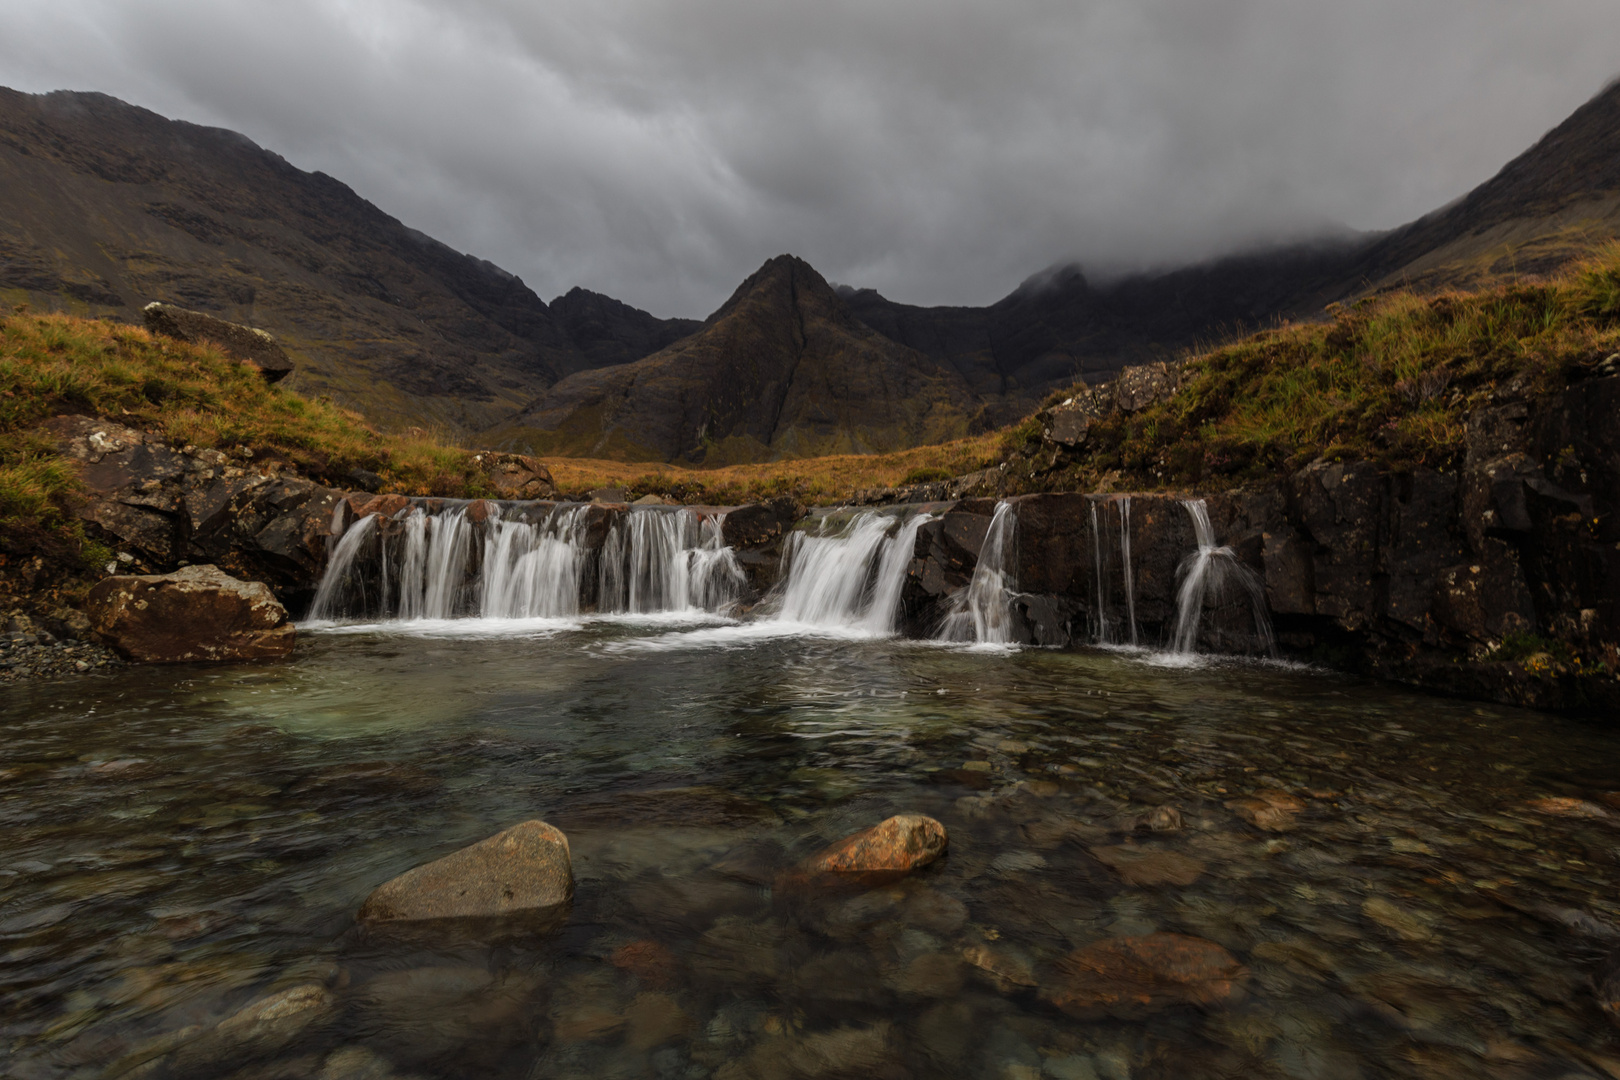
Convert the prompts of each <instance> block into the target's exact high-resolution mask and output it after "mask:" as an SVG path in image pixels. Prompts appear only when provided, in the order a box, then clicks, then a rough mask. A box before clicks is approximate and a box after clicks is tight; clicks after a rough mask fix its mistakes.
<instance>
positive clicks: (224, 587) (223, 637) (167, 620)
mask: <svg viewBox="0 0 1620 1080" xmlns="http://www.w3.org/2000/svg"><path fill="white" fill-rule="evenodd" d="M85 611H86V614H87V615H88V616H89V618H90V622H91V626H92V629H93V630H94V632H95V634H96V636H97V637H99V638H101V640H103V641H105V642H106V643H107V644H109V645H111V646H112V647H113V648H115V649H117V650H118V651H119V652H120V653H122V654H124V655H125V656H127V657H129V658H130V659H131V660H140V661H144V662H146V663H154V664H170V663H184V662H187V661H197V660H263V659H269V658H274V657H281V656H286V655H287V654H288V653H290V652H292V648H293V637H294V630H293V625H292V623H291V622H289V621H288V619H287V609H286V608H284V607H282V606H281V603H280V602H279V601H278V600H276V598H275V596H274V595H273V594H272V593H271V592H270V589H269V587H268V586H266V585H265V584H263V583H262V582H258V581H239V580H237V579H236V578H233V577H231V576H230V575H229V574H226V573H225V572H224V571H222V570H220V569H219V568H218V567H215V566H188V567H185V568H184V569H181V570H177V571H175V572H174V573H172V574H149V575H138V576H134V575H132V576H120V577H110V578H104V579H103V580H101V581H99V582H97V583H96V585H95V587H94V588H92V589H91V590H90V595H89V597H88V598H87V599H86V601H85Z"/></svg>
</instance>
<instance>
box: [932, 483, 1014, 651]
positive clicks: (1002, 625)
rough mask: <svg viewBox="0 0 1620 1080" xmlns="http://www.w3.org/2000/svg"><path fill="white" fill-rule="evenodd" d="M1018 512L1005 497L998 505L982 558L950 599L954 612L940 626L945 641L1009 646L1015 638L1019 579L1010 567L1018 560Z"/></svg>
mask: <svg viewBox="0 0 1620 1080" xmlns="http://www.w3.org/2000/svg"><path fill="white" fill-rule="evenodd" d="M1017 527H1018V514H1017V512H1016V511H1015V510H1014V509H1013V504H1012V503H1010V502H1008V501H1007V500H1005V499H1003V500H1002V501H1001V502H998V503H997V504H996V512H995V514H993V515H992V516H991V518H990V528H989V529H988V530H987V531H986V532H985V534H984V546H983V547H981V548H980V549H979V561H978V563H977V564H975V565H974V567H973V578H972V580H970V581H969V582H968V584H967V588H965V589H961V590H959V591H958V592H957V593H956V595H955V596H954V597H952V598H951V611H950V613H949V614H948V615H946V616H945V624H944V626H943V627H941V629H940V634H939V636H940V639H941V640H942V641H972V642H976V643H978V644H980V645H1010V644H1011V643H1012V640H1013V613H1012V600H1013V597H1014V596H1016V595H1017V589H1016V582H1015V581H1014V580H1013V573H1012V571H1011V570H1010V569H1009V567H1010V566H1011V565H1012V563H1013V562H1014V561H1015V560H1016V556H1017V548H1016V547H1015V546H1014V544H1015V541H1016V530H1017Z"/></svg>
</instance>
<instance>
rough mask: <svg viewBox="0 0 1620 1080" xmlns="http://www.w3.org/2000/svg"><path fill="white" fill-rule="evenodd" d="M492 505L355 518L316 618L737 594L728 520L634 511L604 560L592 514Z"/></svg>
mask: <svg viewBox="0 0 1620 1080" xmlns="http://www.w3.org/2000/svg"><path fill="white" fill-rule="evenodd" d="M488 505H489V510H488V513H487V516H486V517H485V519H484V520H483V521H481V522H476V523H475V522H473V521H472V520H471V519H470V518H469V517H468V513H467V508H466V507H465V506H460V505H457V506H452V507H449V508H446V509H445V510H443V511H441V512H439V513H428V512H427V511H426V510H424V509H423V508H422V507H421V506H413V507H411V508H409V509H408V510H405V511H403V512H402V515H403V516H399V515H396V518H395V519H394V520H391V521H387V522H383V521H381V520H379V519H378V518H377V517H376V516H373V515H368V516H366V517H364V518H362V519H360V520H359V521H357V522H355V523H354V524H353V525H352V526H351V527H350V528H349V529H348V531H347V532H345V533H343V534H342V535H341V536H340V537H339V538H338V539H337V541H336V543H335V544H333V546H332V551H331V556H330V558H329V560H328V564H327V568H326V572H325V574H324V575H323V576H322V579H321V583H320V586H319V588H318V589H317V591H316V596H315V601H314V603H313V605H312V606H311V608H310V618H311V619H312V620H315V621H323V620H329V619H334V618H340V617H368V618H383V619H387V618H397V619H400V620H403V621H416V620H426V619H435V620H436V619H451V618H458V617H473V618H486V619H536V618H567V617H571V616H575V615H578V614H579V613H580V611H581V610H582V604H583V602H584V601H585V600H587V599H588V598H589V597H588V596H587V593H588V592H589V589H588V586H590V585H592V584H595V585H597V590H596V594H595V595H596V596H597V599H598V604H597V610H599V611H603V612H630V613H637V614H644V613H651V612H697V611H704V612H718V611H722V610H724V609H725V608H726V607H728V606H729V605H731V604H732V603H734V602H735V601H736V600H737V598H738V597H739V596H740V595H741V592H742V588H743V585H744V582H745V579H744V576H743V573H742V568H741V567H740V566H739V565H738V563H737V559H736V555H735V554H734V553H733V552H732V550H731V549H730V548H729V547H727V546H726V545H725V541H724V538H723V535H722V525H723V522H724V516H723V515H715V516H711V517H707V518H701V519H700V517H699V516H698V514H696V513H695V512H693V511H691V510H689V509H686V508H684V507H677V508H665V507H638V508H636V509H634V510H632V511H631V512H630V513H629V514H627V515H625V516H624V517H623V518H621V519H620V520H619V521H617V522H616V523H615V524H614V525H613V527H612V528H611V529H610V530H609V533H608V537H607V540H606V542H605V543H604V544H603V546H602V550H601V552H600V555H598V553H597V552H596V551H594V550H593V549H592V547H591V545H590V543H589V535H588V534H589V532H590V524H591V519H590V518H589V517H588V509H589V508H587V507H583V506H577V505H560V506H553V505H550V504H501V503H490V504H488ZM531 515H532V516H531ZM340 520H341V518H339V517H335V518H334V525H336V524H337V523H338V522H339V521H340Z"/></svg>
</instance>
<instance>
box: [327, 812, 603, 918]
mask: <svg viewBox="0 0 1620 1080" xmlns="http://www.w3.org/2000/svg"><path fill="white" fill-rule="evenodd" d="M573 896H574V874H573V867H572V863H571V862H570V858H569V850H568V838H567V837H566V836H564V835H563V834H562V832H561V831H560V830H558V829H556V828H554V827H552V826H550V825H548V824H546V823H545V822H543V821H525V822H523V823H522V824H521V825H514V826H512V827H511V828H510V829H507V830H506V831H505V832H500V833H496V834H495V835H494V836H491V837H490V838H488V839H487V840H480V841H479V842H478V843H476V844H473V845H471V846H470V847H465V848H462V849H461V850H460V851H457V852H453V853H451V854H449V855H446V856H445V857H444V858H442V859H436V860H434V861H433V862H430V863H426V864H424V865H422V866H418V867H416V868H415V869H414V870H407V871H406V872H405V873H403V874H401V875H399V877H396V878H394V879H393V880H392V881H388V882H385V883H384V884H383V885H381V886H379V887H378V888H377V890H376V891H375V892H373V893H372V894H371V895H370V896H369V897H367V898H366V902H365V904H364V905H362V906H361V908H360V916H359V917H360V921H361V922H368V923H391V922H420V921H424V920H431V919H484V918H496V917H502V916H512V915H532V914H543V913H549V912H555V911H560V910H561V909H562V908H563V907H564V905H566V904H567V903H568V902H569V901H570V900H571V899H573Z"/></svg>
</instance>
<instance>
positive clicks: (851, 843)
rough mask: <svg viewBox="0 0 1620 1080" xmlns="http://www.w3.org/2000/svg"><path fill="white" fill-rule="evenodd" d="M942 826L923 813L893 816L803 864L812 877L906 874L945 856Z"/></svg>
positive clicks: (847, 837)
mask: <svg viewBox="0 0 1620 1080" xmlns="http://www.w3.org/2000/svg"><path fill="white" fill-rule="evenodd" d="M946 842H947V837H946V834H945V826H943V825H941V824H940V823H939V822H937V821H935V820H934V819H933V818H931V817H925V816H924V815H922V814H896V815H895V816H894V817H892V818H889V819H887V820H885V821H880V822H878V823H877V824H876V825H874V826H872V827H871V828H870V829H862V830H861V831H860V832H858V833H855V834H854V835H853V836H846V837H844V839H842V840H840V841H838V842H837V843H836V844H833V845H832V846H830V847H827V848H824V849H822V850H821V851H819V852H817V853H816V854H815V855H812V856H811V857H810V858H809V859H807V860H806V861H805V864H804V869H805V870H806V871H807V872H809V873H811V874H870V873H886V872H887V873H902V874H903V873H909V872H911V871H912V870H917V869H920V868H921V867H924V866H927V865H928V864H929V863H931V862H933V861H934V860H935V859H937V858H939V857H940V856H941V855H943V854H945V845H946Z"/></svg>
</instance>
